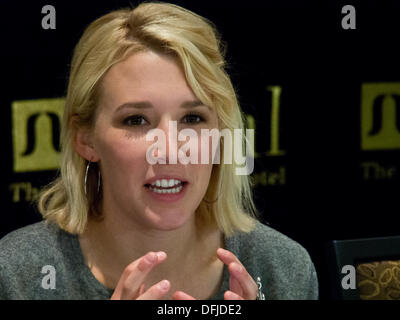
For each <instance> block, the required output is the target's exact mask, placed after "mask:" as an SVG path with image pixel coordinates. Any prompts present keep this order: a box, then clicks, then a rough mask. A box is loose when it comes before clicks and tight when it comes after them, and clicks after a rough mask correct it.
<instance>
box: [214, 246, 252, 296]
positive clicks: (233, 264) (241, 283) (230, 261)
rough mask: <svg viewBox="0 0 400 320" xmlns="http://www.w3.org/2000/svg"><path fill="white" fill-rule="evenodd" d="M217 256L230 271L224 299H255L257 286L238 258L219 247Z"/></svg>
mask: <svg viewBox="0 0 400 320" xmlns="http://www.w3.org/2000/svg"><path fill="white" fill-rule="evenodd" d="M217 255H218V258H219V259H220V260H221V261H222V262H223V263H225V264H226V265H227V266H228V270H229V273H230V278H229V289H230V290H228V291H226V292H225V294H224V299H225V300H256V298H257V293H258V286H257V284H256V283H255V281H254V280H253V278H252V277H251V276H250V275H249V273H248V272H247V270H246V268H245V267H244V266H243V265H242V264H241V262H240V261H239V259H238V258H237V257H236V256H235V255H234V254H233V253H232V252H230V251H228V250H225V249H222V248H219V249H218V250H217Z"/></svg>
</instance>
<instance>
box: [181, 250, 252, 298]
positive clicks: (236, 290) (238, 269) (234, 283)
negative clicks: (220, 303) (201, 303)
mask: <svg viewBox="0 0 400 320" xmlns="http://www.w3.org/2000/svg"><path fill="white" fill-rule="evenodd" d="M217 256H218V258H219V259H220V260H221V261H222V262H223V263H225V264H226V265H227V266H228V270H229V273H230V278H229V289H230V290H228V291H226V292H225V293H224V300H256V298H257V293H258V286H257V284H256V283H255V281H254V280H253V278H252V277H251V276H250V275H249V273H248V272H247V270H246V268H245V267H244V266H243V265H242V264H241V262H240V261H239V259H238V258H237V257H236V256H235V255H234V254H233V253H232V252H230V251H228V250H225V249H222V248H219V249H218V250H217ZM173 299H174V300H194V299H195V298H193V297H192V296H190V295H188V294H187V293H184V292H182V291H177V292H175V293H174V295H173Z"/></svg>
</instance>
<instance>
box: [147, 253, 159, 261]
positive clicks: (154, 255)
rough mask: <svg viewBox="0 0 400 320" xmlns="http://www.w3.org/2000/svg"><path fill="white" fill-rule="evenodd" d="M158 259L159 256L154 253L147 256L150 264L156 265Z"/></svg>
mask: <svg viewBox="0 0 400 320" xmlns="http://www.w3.org/2000/svg"><path fill="white" fill-rule="evenodd" d="M156 258H157V256H156V254H155V253H154V252H150V253H148V254H147V255H146V260H147V262H149V263H154V262H155V261H156Z"/></svg>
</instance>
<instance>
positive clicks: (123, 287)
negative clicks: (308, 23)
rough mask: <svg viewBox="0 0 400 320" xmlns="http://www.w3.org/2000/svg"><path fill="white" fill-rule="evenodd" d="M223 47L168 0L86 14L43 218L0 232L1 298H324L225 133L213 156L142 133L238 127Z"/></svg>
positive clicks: (208, 27)
mask: <svg viewBox="0 0 400 320" xmlns="http://www.w3.org/2000/svg"><path fill="white" fill-rule="evenodd" d="M222 49H223V48H222V45H221V41H220V39H219V37H218V34H217V32H216V30H215V28H214V27H213V25H212V24H211V23H210V22H209V21H207V20H206V19H204V18H202V17H200V16H198V15H196V14H194V13H193V12H190V11H188V10H185V9H183V8H181V7H179V6H176V5H172V4H167V3H142V4H140V5H139V6H137V7H136V8H134V9H121V10H117V11H114V12H111V13H109V14H106V15H105V16H103V17H100V18H98V19H97V20H96V21H94V22H93V23H92V24H90V25H89V27H88V28H87V30H86V31H85V32H84V34H83V36H82V37H81V39H80V41H79V43H78V44H77V46H76V48H75V51H74V56H73V59H72V64H71V72H70V79H69V85H68V92H67V97H66V104H65V113H64V119H63V124H62V135H61V139H62V141H61V142H62V161H61V174H60V177H59V178H58V179H57V180H56V181H54V182H53V183H52V184H51V185H50V186H49V187H48V188H46V189H45V190H44V191H43V193H42V194H41V197H40V200H39V209H40V212H41V213H42V215H43V218H44V221H42V222H39V223H36V224H33V225H30V226H27V227H24V228H22V229H19V230H16V231H14V232H12V233H10V234H8V235H7V236H5V237H4V238H3V239H2V240H1V241H0V297H1V298H4V299H227V300H231V299H249V300H252V299H316V298H317V297H318V283H317V277H316V273H315V268H314V265H313V263H312V262H311V259H310V257H309V255H308V253H307V252H306V250H305V249H304V248H303V247H301V246H300V245H299V244H298V243H296V242H294V241H293V240H291V239H289V238H287V237H286V236H284V235H282V234H280V233H279V232H277V231H275V230H273V229H272V228H270V227H268V226H265V225H263V224H261V223H260V222H258V220H257V218H256V209H255V207H254V204H253V200H252V195H251V187H252V185H251V181H250V177H249V176H248V175H237V174H236V171H235V167H236V165H235V164H234V163H233V164H227V163H224V161H223V160H224V157H223V150H224V144H225V145H226V143H224V140H223V139H221V140H220V141H219V142H220V147H221V148H220V149H219V151H218V152H220V154H221V161H220V162H219V163H213V161H209V163H201V164H196V163H186V164H182V163H181V162H179V161H178V162H175V163H174V162H172V161H169V160H171V158H173V157H176V156H177V155H176V154H173V151H172V152H171V151H169V152H166V153H165V154H163V155H162V156H163V157H164V158H163V159H165V160H166V163H161V162H159V163H155V164H154V163H149V161H148V158H147V157H146V154H148V151H149V148H151V146H152V143H154V142H151V141H148V140H147V139H146V135H147V133H148V132H149V131H150V130H152V129H159V130H160V131H161V132H163V133H165V136H166V137H167V141H168V144H170V141H173V140H170V139H169V138H170V135H171V131H170V130H169V129H170V126H171V123H176V128H177V131H178V132H180V131H181V130H183V129H192V130H193V131H194V132H195V133H197V134H199V136H200V134H201V130H202V129H209V130H212V129H217V130H223V129H228V130H232V131H233V129H243V128H244V126H243V119H242V113H241V110H240V108H239V105H238V101H237V100H236V95H235V92H234V89H233V87H232V84H231V81H230V79H229V77H228V75H227V73H226V71H225V69H224V67H225V62H224V56H223V50H222ZM183 143H184V142H182V141H179V142H178V143H177V145H176V147H177V148H176V150H178V148H179V147H181V146H182V144H183ZM169 147H170V146H169V145H168V146H166V149H165V150H175V149H173V148H172V149H170V148H169ZM199 149H200V147H199ZM199 151H200V152H201V151H203V152H204V149H203V150H199ZM209 151H210V150H206V152H209ZM158 152H160V153H158ZM161 153H162V151H161V149H160V150H157V151H156V152H155V153H154V155H157V156H160V154H161ZM210 155H212V153H211V152H210Z"/></svg>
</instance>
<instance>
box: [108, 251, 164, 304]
mask: <svg viewBox="0 0 400 320" xmlns="http://www.w3.org/2000/svg"><path fill="white" fill-rule="evenodd" d="M166 258H167V255H166V253H165V252H162V251H160V252H148V253H147V254H146V255H144V256H143V257H141V258H139V259H137V260H135V261H133V262H132V263H130V264H129V265H128V266H127V267H126V268H125V270H124V272H123V273H122V275H121V278H120V280H119V281H118V284H117V287H116V288H115V290H114V293H113V295H112V297H111V299H112V300H114V299H117V300H123V299H127V300H130V299H136V298H137V297H138V296H139V294H140V293H142V292H143V291H144V287H142V284H143V281H144V279H145V278H146V276H147V274H148V273H149V272H150V271H151V270H152V269H153V268H154V267H155V266H157V265H158V264H160V263H162V262H163V261H164V260H165V259H166Z"/></svg>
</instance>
